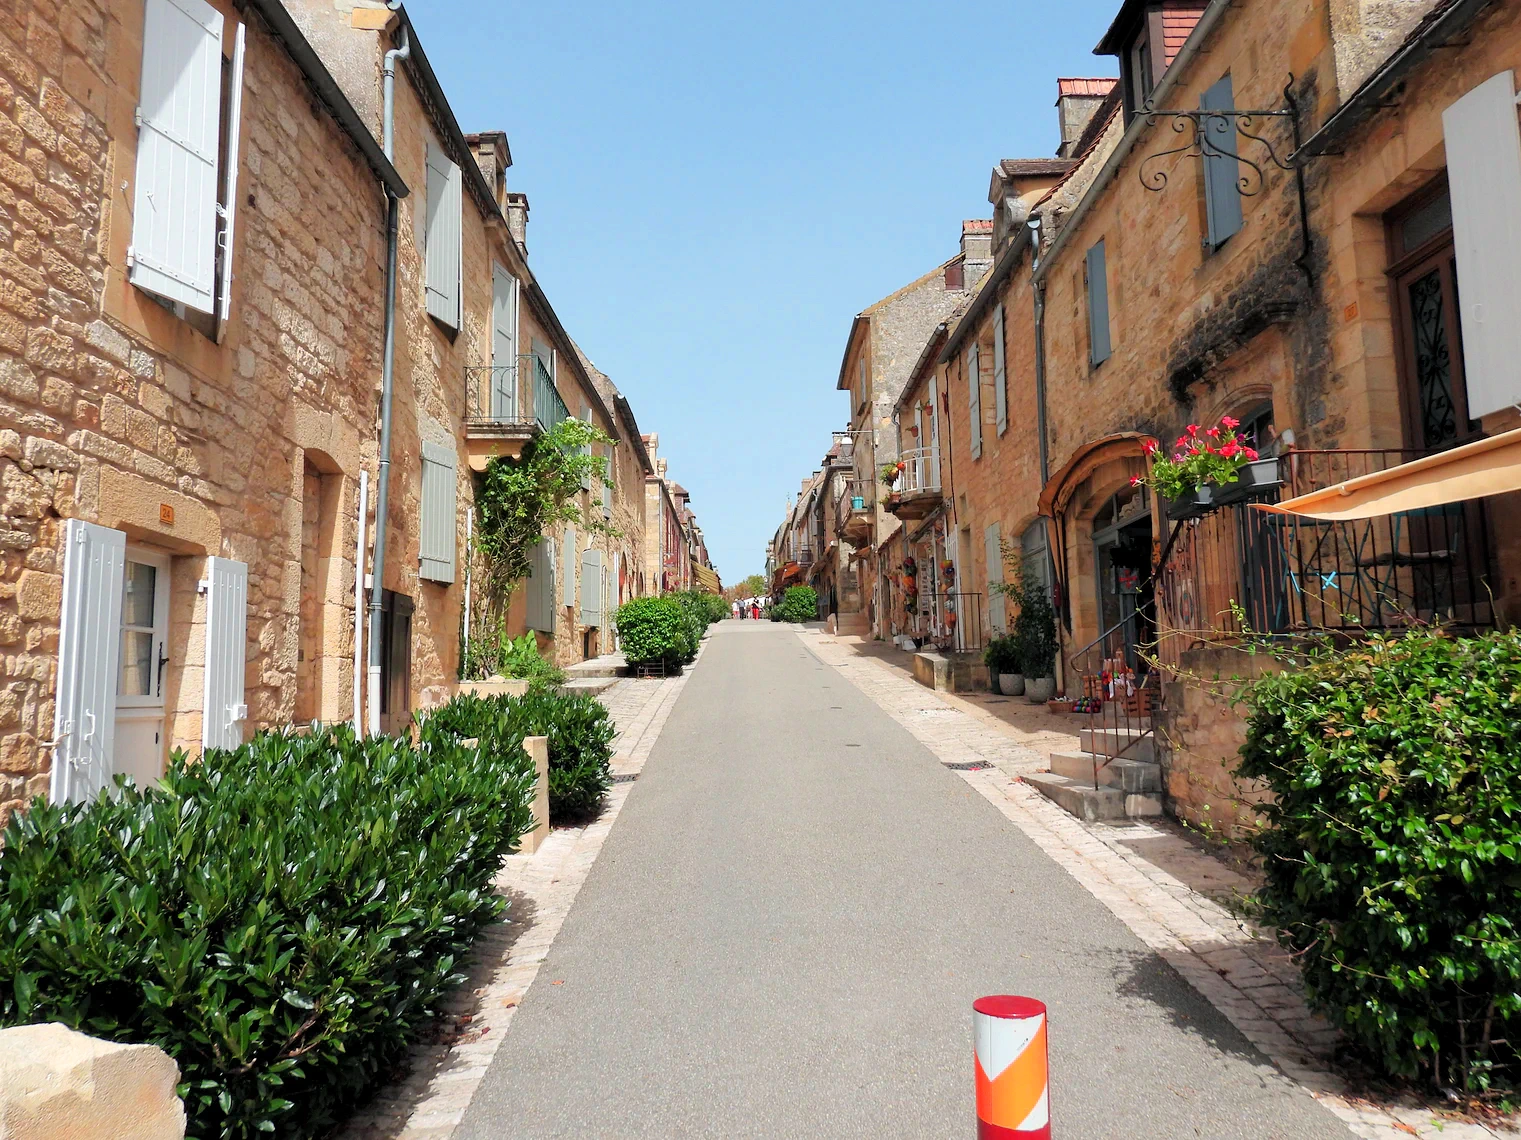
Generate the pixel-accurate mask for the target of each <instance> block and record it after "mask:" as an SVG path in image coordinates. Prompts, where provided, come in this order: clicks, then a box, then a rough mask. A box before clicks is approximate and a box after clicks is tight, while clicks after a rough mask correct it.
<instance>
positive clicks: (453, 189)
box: [425, 139, 464, 329]
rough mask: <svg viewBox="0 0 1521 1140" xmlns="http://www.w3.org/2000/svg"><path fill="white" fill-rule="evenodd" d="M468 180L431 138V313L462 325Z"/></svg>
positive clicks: (453, 325)
mask: <svg viewBox="0 0 1521 1140" xmlns="http://www.w3.org/2000/svg"><path fill="white" fill-rule="evenodd" d="M463 199H464V182H463V180H462V178H461V176H460V169H459V166H458V165H456V164H455V163H454V162H453V161H451V160H450V158H449V156H448V155H447V154H445V153H444V152H443V149H442V148H441V147H439V146H438V144H437V143H435V142H434V141H433V140H432V139H429V140H428V227H427V233H426V236H425V241H426V242H427V250H426V261H427V266H426V272H427V282H426V289H427V296H428V315H429V316H430V317H436V318H437V319H438V320H439V321H440V322H442V323H443V324H445V325H447V326H448V327H449V328H451V329H458V328H459V294H460V217H461V210H462V209H463V206H464V201H463Z"/></svg>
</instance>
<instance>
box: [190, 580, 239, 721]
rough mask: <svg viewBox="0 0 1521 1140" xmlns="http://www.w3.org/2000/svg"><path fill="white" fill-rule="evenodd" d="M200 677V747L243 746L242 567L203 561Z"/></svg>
mask: <svg viewBox="0 0 1521 1140" xmlns="http://www.w3.org/2000/svg"><path fill="white" fill-rule="evenodd" d="M202 585H203V586H204V587H205V589H206V677H205V681H204V690H205V708H204V710H203V715H202V718H201V744H202V745H204V746H205V747H207V748H236V747H237V746H238V745H240V744H242V743H243V722H244V721H245V720H247V719H248V706H247V705H246V704H244V703H243V673H244V668H245V664H246V662H247V660H248V567H247V565H245V564H244V563H242V562H234V561H233V560H232V559H230V558H208V559H207V560H206V580H205V582H203V583H202Z"/></svg>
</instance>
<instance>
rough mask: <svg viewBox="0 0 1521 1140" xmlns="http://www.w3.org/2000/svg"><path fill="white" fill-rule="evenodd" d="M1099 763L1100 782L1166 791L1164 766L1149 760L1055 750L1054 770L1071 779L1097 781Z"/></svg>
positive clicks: (1127, 788)
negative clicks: (1095, 762)
mask: <svg viewBox="0 0 1521 1140" xmlns="http://www.w3.org/2000/svg"><path fill="white" fill-rule="evenodd" d="M1095 759H1097V760H1098V762H1099V770H1098V782H1099V784H1100V785H1103V786H1105V787H1110V788H1119V789H1120V791H1122V792H1131V793H1136V792H1160V791H1161V790H1162V766H1161V765H1160V764H1153V763H1151V762H1150V761H1148V760H1132V759H1130V758H1129V757H1128V756H1118V757H1114V758H1112V759H1111V758H1110V757H1107V756H1097V757H1095V755H1094V754H1093V753H1092V752H1053V753H1051V771H1052V772H1054V773H1056V775H1058V776H1066V777H1067V778H1068V779H1069V780H1079V781H1081V780H1087V781H1088V782H1089V783H1090V784H1091V783H1093V762H1094V760H1095Z"/></svg>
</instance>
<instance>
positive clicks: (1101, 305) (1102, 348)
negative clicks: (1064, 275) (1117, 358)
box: [1086, 238, 1111, 368]
mask: <svg viewBox="0 0 1521 1140" xmlns="http://www.w3.org/2000/svg"><path fill="white" fill-rule="evenodd" d="M1086 269H1087V280H1088V361H1089V363H1090V364H1092V365H1093V367H1095V368H1097V367H1098V366H1099V365H1100V364H1102V363H1104V361H1106V360H1108V359H1109V357H1110V355H1111V346H1110V343H1109V270H1108V266H1107V265H1106V263H1105V259H1104V242H1103V239H1102V238H1101V239H1100V240H1099V241H1098V242H1096V243H1095V244H1094V246H1093V248H1091V249H1090V250H1089V251H1088V258H1087V262H1086Z"/></svg>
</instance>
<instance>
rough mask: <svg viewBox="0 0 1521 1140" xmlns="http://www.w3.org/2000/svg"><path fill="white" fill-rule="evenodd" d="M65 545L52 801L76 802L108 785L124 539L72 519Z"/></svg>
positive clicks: (114, 724) (117, 534)
mask: <svg viewBox="0 0 1521 1140" xmlns="http://www.w3.org/2000/svg"><path fill="white" fill-rule="evenodd" d="M64 543H65V546H64V557H63V612H62V614H61V615H60V624H59V631H58V693H57V700H56V701H55V702H54V713H53V739H54V740H55V741H57V744H56V745H55V747H54V749H53V780H52V798H53V801H54V802H55V803H82V802H84V801H86V800H91V799H94V798H95V796H96V795H98V794H99V792H100V790H101V789H102V788H104V787H107V786H109V784H110V782H111V769H112V758H111V750H112V744H113V741H114V739H115V735H116V670H117V664H118V661H119V655H120V652H121V599H122V583H123V575H124V574H125V572H126V565H127V536H126V535H125V534H123V533H122V532H121V531H119V530H109V529H107V528H106V527H103V526H95V525H94V524H93V523H87V522H80V521H79V520H78V519H70V520H69V521H68V524H67V526H66V528H65V531H64Z"/></svg>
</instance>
